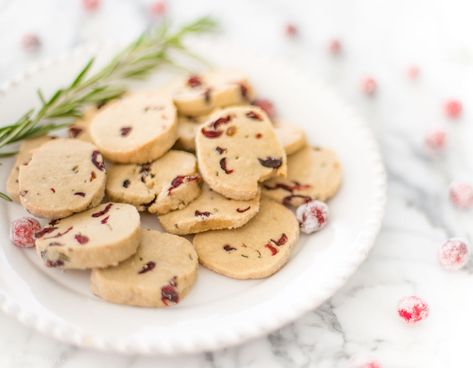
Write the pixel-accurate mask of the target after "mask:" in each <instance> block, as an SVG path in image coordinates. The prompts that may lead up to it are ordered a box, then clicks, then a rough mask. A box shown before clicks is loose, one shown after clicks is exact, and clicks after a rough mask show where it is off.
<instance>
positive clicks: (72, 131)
mask: <svg viewBox="0 0 473 368" xmlns="http://www.w3.org/2000/svg"><path fill="white" fill-rule="evenodd" d="M82 130H83V129H82V128H79V127H75V126H71V127H69V137H71V138H77V137H78V136H79V135H80V134H81V133H82Z"/></svg>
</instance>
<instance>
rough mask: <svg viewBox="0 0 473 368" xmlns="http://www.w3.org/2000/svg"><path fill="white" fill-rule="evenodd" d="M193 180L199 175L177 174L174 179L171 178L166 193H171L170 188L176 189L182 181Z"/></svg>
mask: <svg viewBox="0 0 473 368" xmlns="http://www.w3.org/2000/svg"><path fill="white" fill-rule="evenodd" d="M195 180H199V176H198V175H187V176H185V175H178V176H176V177H175V178H174V179H172V181H171V186H170V187H169V189H168V194H171V192H172V190H173V189H176V188H177V187H179V186H180V185H182V184H183V183H184V182H187V183H188V182H191V181H195Z"/></svg>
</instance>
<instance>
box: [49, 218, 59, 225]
mask: <svg viewBox="0 0 473 368" xmlns="http://www.w3.org/2000/svg"><path fill="white" fill-rule="evenodd" d="M59 221H60V219H54V220H51V221H49V224H48V225H51V226H55V225H57V224H59Z"/></svg>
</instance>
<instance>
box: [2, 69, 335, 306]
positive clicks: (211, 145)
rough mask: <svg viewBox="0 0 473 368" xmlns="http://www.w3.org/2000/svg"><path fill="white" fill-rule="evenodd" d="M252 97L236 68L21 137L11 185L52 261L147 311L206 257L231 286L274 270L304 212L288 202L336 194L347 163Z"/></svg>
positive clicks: (41, 250)
mask: <svg viewBox="0 0 473 368" xmlns="http://www.w3.org/2000/svg"><path fill="white" fill-rule="evenodd" d="M254 101H255V94H254V91H253V88H252V86H251V84H250V82H249V81H248V79H247V78H246V77H245V76H243V75H241V74H239V73H235V72H222V71H215V72H211V73H208V74H206V75H191V76H187V77H185V78H183V79H182V80H181V81H179V82H178V83H176V85H175V86H174V88H173V90H172V92H171V93H168V92H163V91H157V92H137V93H132V94H128V95H126V96H125V97H123V98H122V99H119V100H116V101H114V102H111V103H109V104H107V105H106V106H103V107H101V108H100V109H97V108H92V109H90V110H88V111H86V112H85V114H84V116H83V118H82V119H81V120H79V121H77V122H76V123H74V124H73V125H72V126H71V127H70V128H69V138H54V137H41V138H36V139H33V140H29V141H26V142H24V143H23V144H22V146H21V147H20V152H19V154H18V157H17V161H16V164H15V167H14V168H13V170H12V172H11V174H10V177H9V179H8V183H7V190H8V192H9V194H10V195H11V197H12V198H14V199H15V201H17V202H19V203H21V205H22V206H23V207H24V208H25V209H26V210H27V211H29V212H30V213H31V214H33V215H35V216H38V217H43V218H47V219H51V222H50V223H49V225H47V226H46V227H44V228H43V229H42V230H41V231H39V232H38V233H36V241H35V246H36V250H37V253H38V255H39V256H40V257H41V259H42V260H43V262H44V263H45V265H46V266H48V267H58V268H62V269H82V270H83V269H91V270H92V273H91V288H92V291H93V292H94V293H95V294H96V295H97V296H99V297H101V298H103V299H105V300H107V301H110V302H114V303H121V304H129V305H137V306H147V307H162V306H168V305H172V304H176V303H178V302H179V301H180V300H181V299H182V298H183V297H184V296H185V295H186V294H187V293H188V292H189V290H190V289H191V288H192V286H193V284H194V283H195V280H196V278H197V271H198V264H199V262H200V264H202V265H203V266H205V267H207V268H208V269H210V270H212V271H214V272H216V273H219V274H221V275H225V276H228V277H231V278H236V279H255V278H264V277H268V276H270V275H272V274H274V273H275V272H277V271H278V270H279V269H280V268H281V267H283V266H284V264H286V262H287V261H288V260H289V258H290V255H291V252H292V250H293V249H294V247H295V246H296V243H297V241H298V238H299V231H300V229H303V230H304V229H306V228H307V226H302V227H301V226H300V222H302V221H305V218H306V217H307V216H310V211H309V212H308V211H302V212H301V213H303V215H302V217H304V218H302V219H299V220H300V221H299V222H298V220H297V219H296V216H295V215H294V213H293V211H292V210H291V207H292V208H295V207H299V206H301V205H303V206H304V205H305V204H307V203H308V202H311V201H313V200H319V201H326V200H328V199H329V198H331V197H332V196H333V195H334V194H335V193H336V192H337V190H338V188H339V185H340V182H341V166H340V163H339V161H338V159H337V157H336V155H335V153H334V152H332V151H330V150H328V149H323V148H314V147H311V146H309V145H308V144H307V141H306V137H305V134H304V132H303V131H302V130H301V129H300V128H297V127H295V126H292V125H291V124H288V123H284V124H283V123H281V122H278V121H272V120H271V119H270V117H269V116H268V115H267V113H266V112H265V111H264V110H263V109H261V108H259V107H257V106H255V105H254ZM311 203H312V207H310V208H315V210H314V216H316V217H315V219H316V220H321V216H322V215H321V214H322V213H326V212H323V211H322V212H320V211H318V210H317V206H314V205H313V202H311ZM316 210H317V211H316ZM140 212H141V213H150V214H153V215H154V216H156V217H157V220H159V222H160V224H161V226H162V228H163V229H164V230H165V231H166V232H160V231H156V230H151V229H145V228H142V227H141V225H140ZM308 214H309V215H308ZM324 221H325V219H324ZM183 236H187V237H183ZM189 236H193V238H191V237H189Z"/></svg>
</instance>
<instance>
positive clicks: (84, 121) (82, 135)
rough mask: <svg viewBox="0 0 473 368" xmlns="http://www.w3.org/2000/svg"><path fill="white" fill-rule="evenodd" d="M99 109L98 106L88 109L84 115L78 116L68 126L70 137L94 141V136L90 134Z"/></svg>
mask: <svg viewBox="0 0 473 368" xmlns="http://www.w3.org/2000/svg"><path fill="white" fill-rule="evenodd" d="M97 111H98V109H97V108H96V107H90V108H88V109H86V110H85V111H84V113H83V115H82V117H80V118H78V119H77V120H76V121H74V123H73V124H72V125H70V126H69V127H68V128H67V135H68V137H69V138H75V139H80V140H83V141H86V142H90V143H93V141H92V137H91V136H90V123H91V122H92V119H93V118H94V117H95V115H96V114H97Z"/></svg>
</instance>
